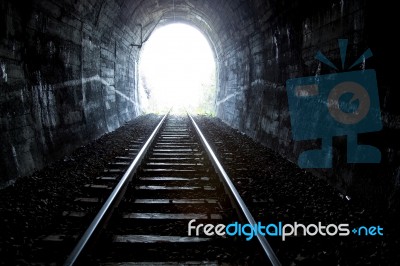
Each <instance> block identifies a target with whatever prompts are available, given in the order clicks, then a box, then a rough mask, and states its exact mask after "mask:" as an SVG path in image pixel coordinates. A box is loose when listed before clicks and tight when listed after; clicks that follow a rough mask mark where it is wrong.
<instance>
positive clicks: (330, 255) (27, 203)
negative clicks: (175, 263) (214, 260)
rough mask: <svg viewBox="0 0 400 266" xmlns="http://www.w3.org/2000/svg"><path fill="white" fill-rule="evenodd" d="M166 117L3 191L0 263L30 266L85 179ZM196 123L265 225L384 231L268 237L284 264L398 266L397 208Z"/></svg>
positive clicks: (232, 133)
mask: <svg viewBox="0 0 400 266" xmlns="http://www.w3.org/2000/svg"><path fill="white" fill-rule="evenodd" d="M160 118H161V117H160V116H156V115H146V116H141V117H139V118H137V119H134V120H133V121H131V122H129V123H127V124H126V125H124V126H123V127H121V128H119V129H118V130H116V131H114V132H112V133H109V134H106V135H104V136H102V137H101V138H99V139H98V140H96V141H93V142H92V143H90V144H88V145H86V146H83V147H80V148H78V149H77V150H76V151H75V152H73V153H72V154H71V155H69V156H66V157H64V158H63V159H62V160H59V161H57V162H55V163H53V164H51V165H49V166H48V167H46V168H44V169H43V170H41V171H37V172H35V173H34V174H32V175H31V176H28V177H24V178H20V179H18V180H17V181H16V182H15V184H14V185H12V186H10V187H8V188H5V189H3V190H0V217H1V218H0V228H1V230H0V265H29V261H30V260H29V259H30V258H29V254H30V251H31V250H32V248H34V245H35V239H37V238H38V237H40V236H43V235H46V234H49V233H52V231H53V230H54V228H56V227H57V225H58V224H59V221H58V220H57V219H58V218H57V217H59V215H60V212H62V211H63V210H64V209H66V208H68V204H69V203H70V202H71V201H73V200H74V198H75V197H76V196H77V195H79V194H80V191H81V189H82V187H83V186H84V184H86V183H88V182H90V181H91V180H93V179H94V178H96V177H97V176H99V175H100V174H101V172H102V171H103V170H104V168H105V167H106V166H107V164H108V163H109V162H110V161H111V160H112V159H113V158H115V157H116V156H119V155H120V153H121V150H124V149H125V148H126V146H127V143H129V142H130V141H132V140H135V139H137V138H139V137H146V138H147V136H148V135H149V134H150V133H151V131H152V130H153V129H154V127H155V125H156V124H157V123H158V122H159V120H160ZM196 121H197V123H198V125H199V127H200V128H201V129H202V131H203V133H204V135H205V136H206V137H207V138H208V139H209V141H210V144H211V145H212V146H213V148H214V149H215V151H216V154H217V156H218V158H219V159H220V160H221V162H222V164H223V166H224V167H225V169H226V170H227V172H228V174H229V176H230V177H231V178H232V181H233V182H234V184H235V186H236V188H237V189H238V191H239V193H240V194H241V196H242V197H243V199H244V201H245V202H246V204H247V205H248V207H249V209H250V211H251V212H252V213H253V215H254V218H255V219H256V221H257V222H261V223H262V224H263V225H267V224H269V223H278V222H282V223H283V224H285V223H288V224H289V223H290V224H293V223H294V222H297V223H302V224H305V225H308V224H311V223H313V224H318V222H321V224H322V225H328V224H336V225H338V224H341V223H347V224H349V225H350V227H349V229H350V230H352V229H353V228H354V227H359V226H378V225H380V226H381V227H383V228H384V235H383V236H356V235H354V234H353V233H350V235H349V236H329V237H328V236H326V237H322V236H300V235H299V236H297V237H294V236H292V237H287V238H286V239H285V241H283V240H282V239H281V237H278V236H276V237H267V239H268V241H270V244H271V246H272V248H273V249H274V250H275V252H276V253H277V256H278V258H279V259H280V260H281V262H282V263H283V265H398V263H399V262H400V252H398V251H399V250H400V244H399V229H398V228H399V222H400V221H399V218H398V216H399V215H398V213H397V210H391V209H374V208H372V207H371V206H364V205H363V203H362V202H355V201H353V200H348V199H346V196H345V195H342V194H341V193H340V192H339V191H337V190H336V189H334V188H333V187H332V186H330V185H328V184H327V182H326V181H324V180H321V179H319V178H317V177H315V176H313V175H312V174H310V173H307V172H305V171H304V170H302V169H299V168H298V167H297V166H296V165H295V164H293V163H291V162H289V161H287V160H286V159H285V158H282V157H281V156H279V155H278V154H276V153H275V152H273V151H271V150H269V149H268V148H265V147H262V146H260V145H259V144H257V143H256V142H254V141H253V140H252V139H250V138H249V137H247V136H245V135H244V134H242V133H240V132H238V131H236V130H234V129H231V128H229V127H228V126H226V125H225V124H223V123H221V121H220V120H218V119H216V118H211V117H203V116H201V117H197V118H196Z"/></svg>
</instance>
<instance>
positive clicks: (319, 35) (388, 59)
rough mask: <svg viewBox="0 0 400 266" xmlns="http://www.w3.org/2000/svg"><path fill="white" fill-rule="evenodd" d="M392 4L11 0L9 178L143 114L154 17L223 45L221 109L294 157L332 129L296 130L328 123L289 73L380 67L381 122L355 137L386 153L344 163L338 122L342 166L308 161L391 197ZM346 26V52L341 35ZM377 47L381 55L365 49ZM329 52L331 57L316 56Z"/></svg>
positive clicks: (386, 201)
mask: <svg viewBox="0 0 400 266" xmlns="http://www.w3.org/2000/svg"><path fill="white" fill-rule="evenodd" d="M393 5H394V4H390V3H382V2H379V1H367V0H354V1H349V0H328V1H313V0H304V1H300V0H293V1H289V0H284V1H277V0H229V1H228V0H218V1H216V0H82V1H77V0H60V1H55V0H28V1H25V0H13V1H11V0H2V1H1V3H0V14H1V16H0V139H1V141H0V158H1V160H0V188H6V187H8V186H12V185H13V184H14V183H15V181H16V180H17V179H18V178H20V177H24V176H29V175H30V174H32V173H33V172H34V171H36V170H40V169H42V168H43V167H45V166H47V165H49V164H51V163H53V162H54V161H56V160H59V159H62V158H63V157H64V156H66V155H68V154H70V153H72V152H73V151H74V150H75V149H77V148H78V147H81V146H83V145H86V144H88V143H90V142H91V141H93V140H96V139H98V138H99V137H101V136H103V135H104V134H106V133H108V132H112V131H114V130H116V129H118V128H119V127H121V126H123V125H124V124H125V123H126V122H128V121H131V120H132V119H134V118H136V117H139V116H140V115H142V114H143V108H142V106H141V100H140V94H143V92H141V91H140V86H139V73H138V72H139V71H138V70H139V61H140V60H139V59H140V55H141V51H142V49H143V47H144V46H145V45H146V41H147V40H148V39H149V37H150V36H151V34H152V33H153V32H154V31H155V30H157V29H159V28H162V27H163V26H166V25H169V24H172V23H184V24H187V25H190V26H193V27H195V28H196V29H198V30H199V31H200V32H201V33H202V34H203V35H204V37H205V38H206V39H207V41H208V43H209V45H210V47H211V49H212V51H213V53H214V59H215V64H216V92H215V101H214V102H213V108H215V116H216V117H217V118H219V119H220V120H221V121H222V122H223V123H225V124H227V125H228V126H229V127H231V128H234V129H237V130H238V131H240V132H242V133H243V134H245V135H246V136H248V137H250V138H252V139H253V140H255V141H256V142H257V143H259V145H260V146H265V147H267V148H269V149H271V150H272V151H274V152H276V153H277V154H279V155H280V156H282V157H284V158H286V159H287V160H289V161H291V162H293V163H294V164H297V162H298V158H299V157H300V155H301V154H302V153H303V152H304V151H306V150H309V149H312V148H314V149H316V148H318V147H321V145H323V144H322V141H321V139H320V137H324V136H323V135H324V134H325V133H321V136H316V137H314V138H311V137H309V138H303V139H301V138H299V139H297V140H295V139H294V136H295V135H294V134H297V133H296V131H295V129H294V126H293V124H292V122H293V121H292V122H291V115H292V116H294V115H293V114H292V112H295V113H297V115H296V117H298V118H299V119H300V120H301V121H302V122H303V124H302V125H301V126H300V129H299V130H300V131H301V130H302V132H303V131H304V132H310V131H313V130H315V129H316V128H319V127H322V128H323V127H324V126H325V125H324V124H322V125H321V124H320V122H319V120H318V119H316V120H312V117H313V115H314V116H318V114H322V113H325V112H327V111H326V110H319V109H318V107H317V105H316V107H315V109H313V110H312V108H311V107H309V108H311V109H308V111H307V112H309V110H312V111H311V113H312V114H304V115H303V114H302V113H301V111H302V110H301V109H299V110H297V111H293V109H292V108H294V107H293V106H292V105H291V102H290V96H289V95H288V86H287V84H289V83H287V82H290V80H294V79H296V78H303V77H304V78H305V77H310V78H311V79H312V80H318V82H320V81H321V82H323V80H325V77H327V76H329V75H330V74H332V75H336V74H337V75H339V77H340V74H343V73H348V72H350V71H354V72H351V73H363V72H364V71H368V70H374V71H375V72H376V80H377V94H376V96H374V98H373V99H372V98H371V105H373V104H374V100H375V104H377V106H378V107H379V108H378V111H377V115H376V117H375V118H376V119H378V120H379V123H381V124H382V127H381V129H379V130H368V128H367V129H366V130H363V129H361V130H360V131H357V130H356V135H357V136H358V139H356V140H355V142H354V144H355V145H357V144H360V145H361V144H363V145H372V146H374V147H376V148H377V149H379V151H380V154H381V157H380V158H381V159H380V163H360V164H357V163H348V159H349V158H350V155H349V154H346V149H347V148H346V143H347V141H348V138H349V137H348V136H347V133H343V134H337V135H335V134H331V135H329V134H328V139H331V140H332V147H333V148H332V154H333V156H332V167H326V168H323V167H322V168H321V167H314V168H313V167H311V168H310V169H307V171H309V172H311V173H312V174H314V175H316V176H318V177H320V178H322V179H324V180H326V181H327V182H328V183H329V184H330V185H331V186H333V187H335V188H336V189H338V190H339V191H341V192H342V193H343V194H344V195H350V196H351V198H352V199H354V200H356V201H359V202H364V203H365V204H367V205H368V204H372V205H374V206H375V205H376V206H377V207H378V208H381V207H382V206H384V207H385V208H387V207H388V206H395V204H396V203H395V202H396V201H397V202H398V201H399V187H400V164H399V162H400V142H399V129H400V108H399V105H398V102H397V101H398V100H399V99H400V92H399V89H397V88H396V86H397V85H395V84H394V82H395V80H397V78H396V75H397V74H396V73H395V71H396V70H397V68H396V66H395V65H396V64H397V62H396V59H395V56H394V55H395V54H397V52H396V51H397V47H396V41H395V40H394V37H393V36H394V34H395V25H396V23H395V19H396V14H395V13H396V11H395V8H394V6H393ZM386 31H390V32H391V34H387V33H386ZM344 39H346V40H347V41H348V43H347V51H346V53H345V54H344V56H345V57H343V54H342V53H341V52H342V50H341V47H340V44H339V42H340V41H339V40H344ZM368 49H370V51H371V52H372V56H371V57H369V56H367V54H364V52H366V51H368ZM319 52H320V54H323V55H324V56H325V58H326V59H327V60H328V61H326V60H325V61H324V60H323V59H322V60H319V59H321V58H322V57H319V59H318V58H317V57H316V55H317V54H319ZM344 59H345V60H344ZM358 59H360V60H359V64H356V65H355V66H352V64H353V63H354V62H356V61H357V60H358ZM327 62H328V63H327ZM329 62H330V63H331V64H329ZM193 63H194V64H195V63H196V62H193ZM354 75H356V74H354ZM311 79H310V80H311ZM356 79H357V78H356ZM327 80H329V77H328V78H327ZM329 82H331V81H329ZM329 84H331V83H329ZM334 85H335V84H334ZM310 86H311V85H310ZM296 93H297V92H296ZM300 93H301V92H300ZM288 98H289V100H288ZM303 111H304V110H303ZM349 112H351V111H349ZM378 116H379V117H378ZM309 117H311V119H309ZM328 126H329V125H328ZM358 133H359V134H358ZM304 134H305V135H307V133H304ZM367 156H368V155H367ZM367 161H368V160H367ZM293 178H295V177H293ZM0 193H1V192H0ZM384 207H382V208H384Z"/></svg>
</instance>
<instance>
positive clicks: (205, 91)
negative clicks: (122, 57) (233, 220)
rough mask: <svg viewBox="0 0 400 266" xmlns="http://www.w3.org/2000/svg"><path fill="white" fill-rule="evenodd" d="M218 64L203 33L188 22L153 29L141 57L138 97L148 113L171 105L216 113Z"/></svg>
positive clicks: (160, 110) (161, 110) (195, 111)
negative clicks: (187, 23)
mask: <svg viewBox="0 0 400 266" xmlns="http://www.w3.org/2000/svg"><path fill="white" fill-rule="evenodd" d="M215 72H216V65H215V60H214V53H213V51H212V49H211V47H210V45H209V43H208V41H207V39H206V38H205V37H204V35H203V34H202V33H201V32H200V31H198V30H197V29H196V28H194V27H191V26H189V25H186V24H169V25H167V26H164V27H161V28H159V29H157V30H155V31H154V32H153V34H152V35H151V36H150V38H149V40H148V41H147V42H146V43H145V45H144V46H143V49H142V51H141V55H140V61H139V97H140V103H141V106H142V110H143V111H144V112H146V113H150V112H155V113H160V112H165V111H167V110H168V109H169V108H170V107H171V106H174V107H176V108H175V109H179V108H182V109H183V107H184V108H187V109H188V110H190V111H191V112H194V113H208V114H210V113H214V108H215V106H214V105H215V88H216V81H215V80H216V79H215Z"/></svg>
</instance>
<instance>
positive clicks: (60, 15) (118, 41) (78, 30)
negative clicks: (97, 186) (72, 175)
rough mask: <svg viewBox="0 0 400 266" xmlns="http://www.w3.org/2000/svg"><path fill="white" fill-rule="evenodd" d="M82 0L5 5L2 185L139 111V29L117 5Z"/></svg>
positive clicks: (0, 61)
mask: <svg viewBox="0 0 400 266" xmlns="http://www.w3.org/2000/svg"><path fill="white" fill-rule="evenodd" d="M71 2H72V1H71ZM75 2H76V3H75V4H69V3H67V2H64V3H62V5H61V4H60V3H59V2H57V1H54V2H53V1H34V2H32V1H22V0H21V1H2V2H1V3H0V9H1V10H0V11H1V14H2V16H1V17H0V21H1V24H0V27H1V29H0V65H1V70H0V108H1V109H0V119H1V120H0V121H1V123H0V136H1V137H0V139H1V142H0V158H1V160H0V185H6V184H7V182H9V180H13V179H15V178H16V177H18V176H22V175H26V174H28V173H31V172H32V171H33V170H34V169H40V168H41V167H43V166H44V165H46V164H48V163H49V162H52V161H53V160H54V159H57V158H60V157H61V156H63V155H65V154H68V153H69V152H71V151H72V150H73V149H74V148H76V147H77V146H79V145H83V144H85V143H87V142H88V141H90V140H92V139H95V138H97V137H99V136H100V135H102V134H104V133H106V132H109V131H111V130H114V129H116V128H118V127H119V126H120V125H122V124H123V123H124V122H125V121H127V120H130V119H132V118H133V117H135V116H136V115H137V114H138V111H137V109H138V106H137V104H136V103H135V101H136V98H137V95H134V94H135V90H134V89H133V88H134V86H135V80H134V77H135V71H136V70H135V63H134V62H135V61H134V57H135V53H134V51H133V50H132V49H133V48H132V47H130V44H131V43H132V42H133V37H134V36H135V35H134V34H133V33H132V32H131V31H130V30H129V29H128V28H127V27H126V26H124V25H123V24H122V23H121V22H119V25H118V17H117V12H115V13H112V12H108V13H107V14H102V13H101V12H102V11H103V10H105V9H106V8H107V9H108V10H115V9H117V8H119V7H118V6H117V5H116V4H115V3H113V2H111V1H108V2H107V3H106V2H104V1H103V2H102V3H96V2H95V1H75ZM116 25H118V26H119V27H116Z"/></svg>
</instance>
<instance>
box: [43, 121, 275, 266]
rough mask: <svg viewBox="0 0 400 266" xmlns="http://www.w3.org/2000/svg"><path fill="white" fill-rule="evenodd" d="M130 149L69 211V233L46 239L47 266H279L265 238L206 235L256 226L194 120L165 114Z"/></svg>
mask: <svg viewBox="0 0 400 266" xmlns="http://www.w3.org/2000/svg"><path fill="white" fill-rule="evenodd" d="M125 152H126V155H125V156H119V157H117V158H116V160H115V162H112V163H110V164H109V167H108V168H107V169H106V170H105V171H104V175H103V176H100V177H99V178H97V179H96V180H95V181H94V182H93V183H92V184H87V185H85V190H86V191H87V194H86V196H84V197H80V198H77V199H76V200H75V202H76V205H75V207H76V208H77V210H73V209H71V210H68V211H65V212H64V213H63V215H64V216H65V217H66V219H70V220H71V222H70V223H67V225H68V227H69V228H68V230H67V231H68V233H65V232H64V233H62V234H51V235H49V236H46V237H45V238H43V239H42V242H43V243H47V247H46V248H43V250H42V251H44V253H46V254H48V253H52V254H55V255H53V257H52V258H48V256H46V254H42V255H41V256H40V258H42V259H44V261H43V264H48V263H50V262H51V261H54V260H55V262H56V263H58V264H59V263H63V264H64V265H116V264H117V265H124V263H126V264H129V263H130V264H129V265H143V264H147V265H165V264H167V263H168V265H177V264H178V265H182V264H189V265H190V264H193V265H219V264H221V263H226V264H259V263H264V264H265V263H266V264H268V263H270V264H273V265H280V263H279V261H278V259H277V258H276V256H275V254H274V252H273V251H272V249H271V248H270V246H269V244H268V242H267V241H266V239H265V238H264V237H263V236H260V235H257V238H256V237H254V239H253V240H252V241H246V240H245V237H244V236H235V237H233V236H227V235H226V234H225V235H222V234H217V233H218V231H212V232H214V234H213V233H212V232H211V230H209V231H208V233H207V231H206V233H205V231H204V229H205V228H204V225H206V224H210V225H209V228H211V229H212V230H214V229H215V230H216V229H217V228H218V225H219V224H223V225H228V224H231V223H234V222H242V223H249V224H255V223H256V222H255V221H254V219H253V218H252V216H251V214H250V212H249V211H248V209H247V207H246V206H245V204H244V202H243V201H242V200H241V198H240V196H239V194H238V192H237V191H236V189H235V188H234V186H233V184H232V183H231V182H230V179H229V177H228V176H227V175H226V173H225V171H224V170H223V168H222V166H221V164H220V163H219V162H218V160H217V158H216V156H215V154H214V153H213V152H212V150H211V148H210V146H209V144H208V143H207V140H206V139H205V138H204V136H203V135H202V133H201V131H200V129H199V128H198V126H197V125H196V123H195V121H194V120H193V118H192V117H190V116H189V115H188V116H187V117H176V116H170V115H166V116H164V117H163V119H162V120H161V122H160V123H159V124H158V126H157V127H156V129H155V130H154V132H153V133H152V134H151V136H150V137H149V138H148V139H147V141H145V140H144V139H138V140H137V141H134V142H133V143H131V145H130V146H129V147H127V148H126V151H125ZM96 213H97V214H96ZM93 217H94V218H93ZM89 223H90V225H89V226H88V227H87V228H86V231H85V233H83V230H82V225H87V224H89ZM201 224H202V226H201ZM189 225H190V228H189ZM220 227H221V226H220ZM189 229H190V230H189ZM222 229H223V228H222ZM189 231H190V232H189ZM197 232H198V233H197ZM221 232H222V230H220V231H219V233H221ZM189 233H190V235H189ZM49 250H53V251H54V252H53V251H51V252H50V251H49ZM67 253H69V255H68V257H67V259H66V260H65V261H64V262H63V260H64V259H65V254H67Z"/></svg>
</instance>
